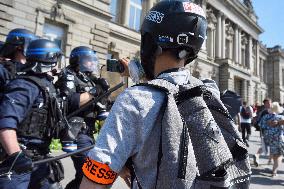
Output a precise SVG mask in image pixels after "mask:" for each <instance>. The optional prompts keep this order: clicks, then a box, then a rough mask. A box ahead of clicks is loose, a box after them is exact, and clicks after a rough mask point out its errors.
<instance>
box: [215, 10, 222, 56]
mask: <svg viewBox="0 0 284 189" xmlns="http://www.w3.org/2000/svg"><path fill="white" fill-rule="evenodd" d="M222 14H223V13H221V12H219V13H218V15H217V30H216V57H217V58H221V55H222V52H221V45H222Z"/></svg>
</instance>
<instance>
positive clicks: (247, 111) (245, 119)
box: [240, 101, 253, 147]
mask: <svg viewBox="0 0 284 189" xmlns="http://www.w3.org/2000/svg"><path fill="white" fill-rule="evenodd" d="M252 116H253V109H252V107H251V106H249V105H247V102H245V101H244V102H243V105H242V106H241V107H240V124H241V132H242V139H243V141H244V142H245V143H246V145H247V146H248V147H249V143H248V141H249V137H250V135H251V123H252Z"/></svg>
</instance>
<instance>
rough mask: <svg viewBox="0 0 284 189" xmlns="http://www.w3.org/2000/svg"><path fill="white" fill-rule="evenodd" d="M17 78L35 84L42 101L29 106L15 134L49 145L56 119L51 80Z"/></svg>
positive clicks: (55, 102)
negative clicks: (29, 108) (40, 93)
mask: <svg viewBox="0 0 284 189" xmlns="http://www.w3.org/2000/svg"><path fill="white" fill-rule="evenodd" d="M19 78H21V79H25V80H28V81H31V82H32V83H34V84H35V85H37V86H38V87H39V88H40V91H41V92H42V96H43V100H44V102H43V104H40V105H38V106H35V105H34V106H33V107H32V108H31V110H30V111H29V112H28V114H27V116H26V118H25V119H24V120H23V121H22V122H21V123H20V124H19V126H18V130H17V135H18V137H19V138H28V139H39V140H41V141H43V142H44V143H45V144H47V145H49V143H50V141H51V139H52V137H53V135H54V133H55V131H56V130H55V129H56V127H55V124H56V122H57V121H58V119H57V118H58V116H57V113H56V110H57V107H58V106H57V101H56V99H55V89H54V87H53V85H52V83H51V82H50V83H49V82H44V81H43V79H41V78H38V77H35V76H20V77H19Z"/></svg>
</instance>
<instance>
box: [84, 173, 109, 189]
mask: <svg viewBox="0 0 284 189" xmlns="http://www.w3.org/2000/svg"><path fill="white" fill-rule="evenodd" d="M105 188H107V186H105V185H99V184H96V183H94V182H92V181H90V180H88V179H87V178H86V177H85V176H84V177H83V179H82V182H81V184H80V189H105Z"/></svg>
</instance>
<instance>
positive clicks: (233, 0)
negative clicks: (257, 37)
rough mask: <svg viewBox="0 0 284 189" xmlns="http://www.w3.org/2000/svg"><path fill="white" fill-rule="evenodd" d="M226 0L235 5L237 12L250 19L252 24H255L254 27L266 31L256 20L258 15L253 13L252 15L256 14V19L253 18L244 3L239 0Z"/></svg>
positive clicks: (260, 31) (261, 31)
mask: <svg viewBox="0 0 284 189" xmlns="http://www.w3.org/2000/svg"><path fill="white" fill-rule="evenodd" d="M225 1H226V2H227V3H229V4H230V5H231V7H233V8H234V9H235V10H236V11H237V13H239V15H240V16H242V17H243V18H245V20H246V21H248V22H249V23H250V24H252V26H254V28H255V29H257V30H258V31H259V33H263V32H264V30H263V29H262V28H261V27H260V26H259V25H258V24H257V22H256V20H257V19H258V17H257V16H256V15H254V14H253V13H251V14H252V16H255V20H253V19H252V18H251V17H250V16H249V14H248V10H247V8H246V7H245V5H244V4H243V3H241V2H240V1H239V0H225Z"/></svg>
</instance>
